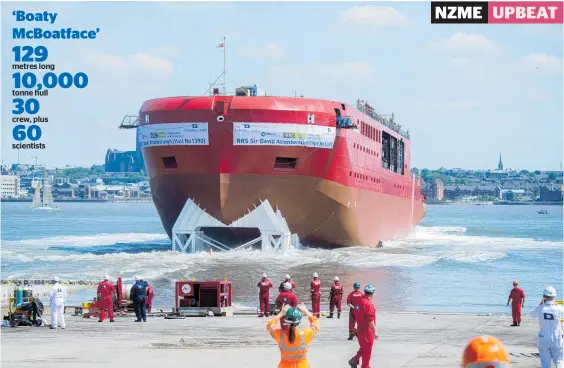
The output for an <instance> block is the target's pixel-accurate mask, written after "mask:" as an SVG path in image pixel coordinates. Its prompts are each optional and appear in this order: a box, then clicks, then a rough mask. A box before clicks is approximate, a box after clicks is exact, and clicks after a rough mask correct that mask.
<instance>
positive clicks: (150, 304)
mask: <svg viewBox="0 0 564 368" xmlns="http://www.w3.org/2000/svg"><path fill="white" fill-rule="evenodd" d="M154 297H155V291H154V290H153V286H151V284H149V286H148V287H147V304H146V305H145V306H146V308H147V312H149V313H151V308H152V307H153V298H154Z"/></svg>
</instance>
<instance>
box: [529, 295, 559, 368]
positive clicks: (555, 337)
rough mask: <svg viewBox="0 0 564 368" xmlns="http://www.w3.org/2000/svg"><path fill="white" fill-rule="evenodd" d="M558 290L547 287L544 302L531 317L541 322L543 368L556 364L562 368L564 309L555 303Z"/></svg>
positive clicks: (540, 340) (557, 367)
mask: <svg viewBox="0 0 564 368" xmlns="http://www.w3.org/2000/svg"><path fill="white" fill-rule="evenodd" d="M554 298H556V290H555V289H554V288H553V287H552V286H547V287H546V288H545V289H544V292H543V298H542V302H541V303H540V304H539V305H538V306H537V307H536V308H535V309H534V310H533V311H532V312H531V317H533V318H538V320H539V327H540V331H539V335H538V336H539V358H540V361H541V367H542V368H550V362H551V361H552V362H554V365H555V366H556V368H561V367H562V361H563V360H564V358H563V351H564V337H563V336H562V334H563V333H564V331H563V328H562V324H561V319H562V318H564V308H562V307H561V306H559V305H557V304H556V303H555V302H554Z"/></svg>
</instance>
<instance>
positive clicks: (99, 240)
mask: <svg viewBox="0 0 564 368" xmlns="http://www.w3.org/2000/svg"><path fill="white" fill-rule="evenodd" d="M166 239H168V236H167V235H166V234H145V233H122V234H97V235H85V236H76V235H69V236H53V237H47V238H37V239H23V240H6V241H2V247H18V248H21V247H36V248H37V247H43V248H46V247H53V246H73V247H85V246H95V245H114V244H117V243H140V242H147V241H155V240H166Z"/></svg>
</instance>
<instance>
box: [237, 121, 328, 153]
mask: <svg viewBox="0 0 564 368" xmlns="http://www.w3.org/2000/svg"><path fill="white" fill-rule="evenodd" d="M335 136H336V130H335V128H334V127H328V126H321V125H303V124H283V123H244V122H240V123H233V145H234V146H290V147H292V146H295V147H314V148H333V143H335Z"/></svg>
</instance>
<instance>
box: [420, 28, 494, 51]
mask: <svg viewBox="0 0 564 368" xmlns="http://www.w3.org/2000/svg"><path fill="white" fill-rule="evenodd" d="M431 46H432V47H433V48H434V49H437V50H447V51H470V52H480V53H492V52H494V51H496V50H497V47H496V45H495V44H494V43H493V42H492V41H490V40H488V39H487V38H486V37H484V36H482V35H478V34H467V33H464V32H456V33H454V34H453V35H452V36H450V37H449V38H446V39H443V40H439V41H433V42H431Z"/></svg>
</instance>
